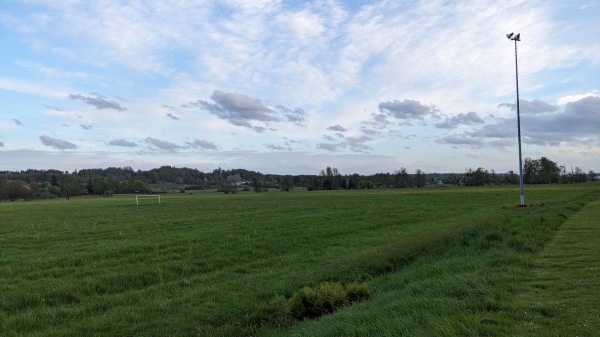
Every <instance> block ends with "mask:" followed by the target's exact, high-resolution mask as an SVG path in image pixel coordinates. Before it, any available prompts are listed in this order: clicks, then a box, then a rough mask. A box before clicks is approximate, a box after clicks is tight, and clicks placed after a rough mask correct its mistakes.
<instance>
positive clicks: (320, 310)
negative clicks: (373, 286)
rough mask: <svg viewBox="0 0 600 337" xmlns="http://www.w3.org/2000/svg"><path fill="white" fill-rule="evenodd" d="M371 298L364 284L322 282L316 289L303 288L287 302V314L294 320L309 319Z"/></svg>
mask: <svg viewBox="0 0 600 337" xmlns="http://www.w3.org/2000/svg"><path fill="white" fill-rule="evenodd" d="M370 297H371V292H370V291H369V287H368V286H367V284H366V283H350V284H348V285H347V286H346V287H344V286H342V285H341V284H340V283H331V282H324V283H321V284H320V285H319V287H317V288H316V289H313V288H311V287H304V288H302V289H300V290H299V291H297V292H295V293H294V294H293V295H292V297H290V299H289V300H288V302H287V305H286V310H287V312H288V313H289V314H290V315H291V316H292V317H294V318H296V319H306V318H308V319H311V318H316V317H319V316H322V315H326V314H329V313H332V312H334V311H335V310H336V309H338V308H340V307H342V306H344V305H349V304H352V303H355V302H359V301H364V300H367V299H369V298H370Z"/></svg>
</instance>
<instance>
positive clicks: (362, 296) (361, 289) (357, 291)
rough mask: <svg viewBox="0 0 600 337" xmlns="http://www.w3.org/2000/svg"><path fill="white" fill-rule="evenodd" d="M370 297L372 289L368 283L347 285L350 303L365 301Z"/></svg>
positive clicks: (347, 295)
mask: <svg viewBox="0 0 600 337" xmlns="http://www.w3.org/2000/svg"><path fill="white" fill-rule="evenodd" d="M370 297H371V291H370V290H369V286H367V284H366V283H350V284H348V285H347V286H346V298H347V299H348V302H350V303H354V302H360V301H365V300H368V299H369V298H370Z"/></svg>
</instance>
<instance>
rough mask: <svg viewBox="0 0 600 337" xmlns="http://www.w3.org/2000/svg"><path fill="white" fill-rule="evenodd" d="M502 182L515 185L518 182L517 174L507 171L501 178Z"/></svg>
mask: <svg viewBox="0 0 600 337" xmlns="http://www.w3.org/2000/svg"><path fill="white" fill-rule="evenodd" d="M502 183H503V184H506V185H516V184H518V183H519V175H517V174H516V173H515V172H513V171H508V172H507V173H506V174H505V175H504V177H503V178H502Z"/></svg>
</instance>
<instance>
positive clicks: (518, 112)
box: [506, 33, 525, 206]
mask: <svg viewBox="0 0 600 337" xmlns="http://www.w3.org/2000/svg"><path fill="white" fill-rule="evenodd" d="M506 37H507V38H508V39H509V40H513V41H515V79H516V84H517V136H518V139H519V189H520V193H521V203H520V204H519V206H525V194H524V193H523V160H522V159H521V158H522V157H521V113H520V111H519V64H518V61H517V59H518V58H517V41H521V34H520V33H519V34H516V35H514V34H513V33H510V34H508V35H506Z"/></svg>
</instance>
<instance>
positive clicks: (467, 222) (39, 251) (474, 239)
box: [0, 184, 600, 336]
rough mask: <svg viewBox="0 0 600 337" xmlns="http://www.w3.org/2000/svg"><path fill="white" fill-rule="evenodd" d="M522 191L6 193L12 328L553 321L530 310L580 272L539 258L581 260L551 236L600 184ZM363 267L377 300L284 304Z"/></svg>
mask: <svg viewBox="0 0 600 337" xmlns="http://www.w3.org/2000/svg"><path fill="white" fill-rule="evenodd" d="M525 193H526V200H527V203H528V204H530V205H531V206H532V207H526V208H520V207H516V203H517V201H518V197H519V195H518V188H515V187H489V188H432V189H421V190H360V191H332V192H325V191H319V192H292V193H280V192H268V193H258V194H257V193H239V194H235V195H231V194H230V195H224V194H220V193H208V192H203V193H194V194H193V195H189V194H184V195H179V194H171V195H165V196H163V197H162V199H161V201H162V203H161V204H160V205H159V204H158V203H157V200H155V199H145V200H143V201H142V202H141V203H140V205H139V206H136V204H135V199H134V197H133V196H126V197H125V196H124V197H120V196H119V197H114V198H108V199H106V198H72V199H71V200H70V201H69V202H68V203H57V202H55V201H47V202H17V203H0V219H1V221H0V247H1V250H0V335H2V336H23V335H27V336H286V335H289V336H368V335H373V336H375V335H377V336H398V335H407V336H441V335H444V336H452V335H480V336H486V335H487V336H506V335H529V330H527V329H528V325H527V324H530V323H531V322H532V320H536V323H535V324H536V326H541V325H548V324H547V323H544V322H545V321H544V322H541V321H538V320H540V319H541V320H547V319H546V318H540V317H538V316H536V314H535V313H531V314H524V313H525V312H531V308H532V305H533V306H535V307H536V308H540V307H544V306H545V304H544V303H545V302H544V301H545V297H544V296H546V295H544V294H543V293H539V294H532V292H531V289H532V287H533V286H532V285H534V284H542V283H545V282H551V283H552V284H551V285H548V287H547V289H549V290H548V291H554V290H552V287H554V286H556V287H561V286H562V285H561V284H563V283H561V281H560V279H561V278H562V277H563V276H565V275H566V276H569V275H570V274H571V273H572V270H571V269H569V268H566V267H565V268H563V269H560V270H552V271H549V272H548V273H550V274H547V273H546V274H544V273H545V272H543V270H542V269H541V267H540V266H543V265H544V262H543V261H544V259H547V258H553V257H554V256H559V257H558V259H559V260H561V261H563V262H564V264H565V266H568V265H569V264H570V263H571V262H570V261H571V259H572V258H573V256H571V255H570V254H563V255H560V254H562V253H556V254H555V253H553V252H552V251H551V249H553V248H552V247H557V248H556V249H560V247H562V246H563V243H561V242H560V240H559V239H558V238H559V237H560V235H564V234H563V232H564V230H565V229H566V228H569V227H568V226H567V225H570V224H571V223H572V221H574V222H575V223H576V224H577V223H578V221H579V222H581V221H583V222H584V223H585V222H586V220H577V219H578V218H577V217H578V216H580V215H578V214H583V213H581V212H580V210H582V209H584V208H585V207H586V205H588V204H589V205H594V203H593V202H597V201H598V200H600V186H599V185H598V184H595V185H594V184H587V185H568V186H539V187H538V186H535V187H529V186H527V187H526V192H525ZM590 207H592V206H590ZM585 209H587V208H585ZM585 209H584V210H585ZM595 209H596V210H597V208H595ZM596 219H597V217H596ZM596 223H597V221H596ZM565 224H566V225H565ZM563 225H564V226H563ZM584 227H585V226H582V227H581V228H584ZM594 228H596V230H597V229H598V227H597V226H595V227H594ZM565 233H566V232H565ZM595 233H598V232H597V231H596V232H595ZM591 240H594V239H591ZM595 240H596V241H593V242H591V243H590V244H589V245H588V246H589V247H588V248H589V249H591V250H592V251H593V252H594V254H596V255H595V256H597V252H598V248H597V247H598V245H597V243H598V238H597V234H596V239H595ZM590 261H591V260H590V259H588V260H587V262H586V263H589V262H590ZM597 270H598V269H595V272H596V273H597ZM593 272H594V269H590V271H589V273H593ZM553 273H558V274H557V275H558V276H557V275H554V274H553ZM583 274H584V275H581V278H585V277H589V275H588V272H583ZM536 277H539V280H538V279H536ZM355 281H358V282H366V283H367V284H368V286H369V288H370V289H371V291H372V297H371V299H370V300H368V301H364V302H360V303H356V304H354V305H352V306H348V307H344V308H342V309H340V310H338V311H336V312H335V313H333V314H329V315H326V316H323V317H321V318H319V319H314V320H305V321H298V320H294V319H292V318H291V317H290V316H289V315H288V314H287V313H286V311H285V303H286V300H287V299H288V298H289V297H290V296H291V295H292V294H293V293H294V292H296V291H298V290H299V289H300V288H302V287H304V286H311V287H312V286H317V285H319V284H320V283H322V282H340V283H343V284H346V283H350V282H355ZM595 282H596V283H594V281H590V283H586V284H584V285H581V286H576V285H573V286H572V288H573V292H574V293H573V294H572V295H570V296H571V297H570V298H575V299H576V298H578V296H582V297H583V296H587V294H588V293H589V292H590V291H592V290H590V289H588V288H589V287H596V288H595V289H594V290H593V291H594V292H595V293H596V294H598V283H597V282H598V281H595ZM588 284H589V286H588ZM564 286H569V285H568V283H564ZM534 295H535V296H537V297H535V299H530V298H528V297H527V296H534ZM548 296H550V295H548ZM532 301H535V303H534V302H532ZM571 301H572V302H575V303H576V302H577V301H576V300H571ZM597 302H598V301H595V302H593V301H590V303H589V304H586V307H585V308H588V309H589V310H591V312H592V313H593V312H596V313H597V312H598V308H599V304H598V303H597ZM549 310H554V309H549ZM594 310H595V311H594ZM536 312H538V313H539V312H540V311H539V310H538V311H536ZM556 317H557V319H558V320H562V319H568V318H569V317H570V316H561V315H557V316H556ZM596 318H597V316H596ZM540 322H541V323H540ZM594 322H596V323H597V320H596V321H594ZM563 323H564V324H563V325H561V324H555V325H554V326H557V327H561V326H562V328H563V329H567V327H568V325H569V324H568V323H567V322H563ZM557 334H558V335H561V334H560V331H559V332H558V333H557ZM563 335H570V334H569V333H567V334H563Z"/></svg>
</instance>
